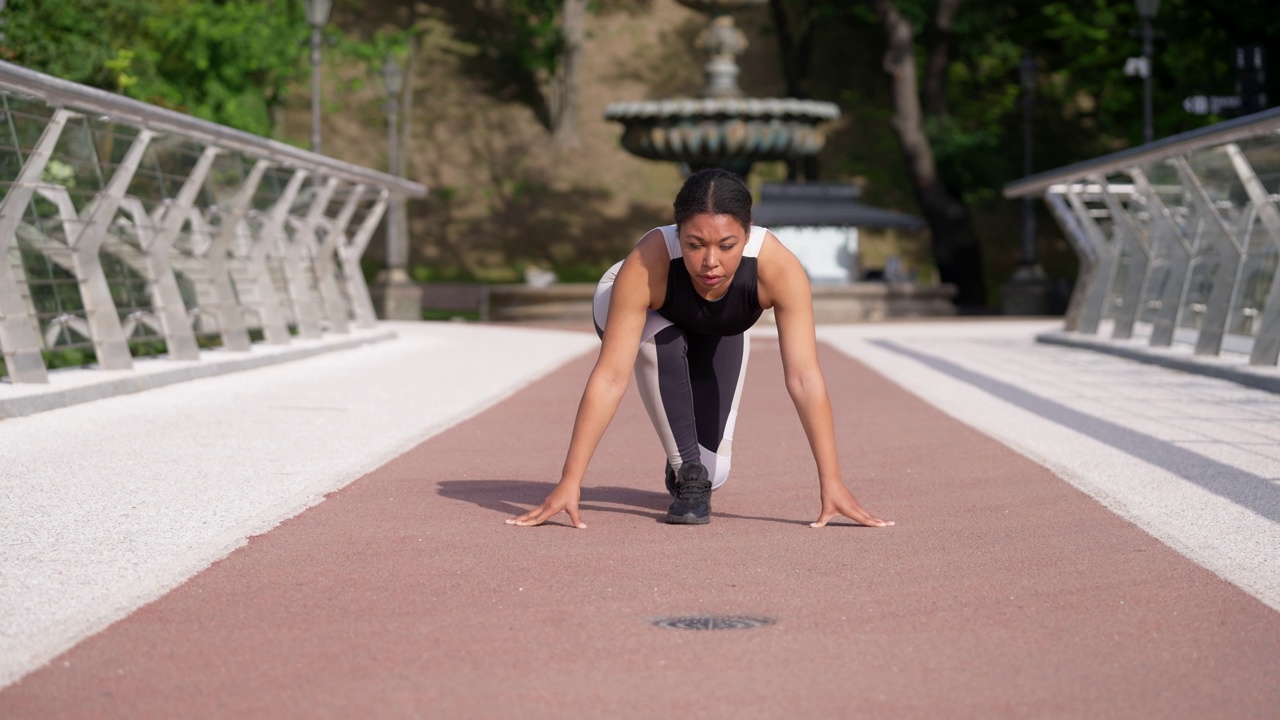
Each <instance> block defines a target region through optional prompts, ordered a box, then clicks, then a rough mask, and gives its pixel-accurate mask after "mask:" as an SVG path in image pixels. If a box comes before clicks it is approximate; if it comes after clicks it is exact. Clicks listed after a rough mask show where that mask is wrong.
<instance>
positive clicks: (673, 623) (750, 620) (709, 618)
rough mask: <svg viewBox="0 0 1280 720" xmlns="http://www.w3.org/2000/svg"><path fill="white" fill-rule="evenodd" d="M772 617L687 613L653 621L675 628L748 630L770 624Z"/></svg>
mask: <svg viewBox="0 0 1280 720" xmlns="http://www.w3.org/2000/svg"><path fill="white" fill-rule="evenodd" d="M773 623H774V620H773V618H763V617H746V616H743V615H688V616H685V617H669V618H659V619H657V620H654V621H653V624H654V625H657V626H658V627H666V628H675V629H676V630H750V629H751V628H758V627H764V626H765V625H772V624H773Z"/></svg>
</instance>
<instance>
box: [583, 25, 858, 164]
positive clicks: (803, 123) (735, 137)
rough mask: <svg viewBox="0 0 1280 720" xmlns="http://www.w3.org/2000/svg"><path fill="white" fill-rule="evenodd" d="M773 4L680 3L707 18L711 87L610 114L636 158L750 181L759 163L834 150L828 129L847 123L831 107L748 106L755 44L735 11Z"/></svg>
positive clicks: (755, 102) (762, 102)
mask: <svg viewBox="0 0 1280 720" xmlns="http://www.w3.org/2000/svg"><path fill="white" fill-rule="evenodd" d="M768 1H769V0H677V2H679V3H680V4H681V5H684V6H685V7H688V8H692V9H694V10H698V11H701V12H703V13H706V14H707V15H708V17H709V19H710V22H709V24H708V25H707V29H706V30H705V31H703V33H702V35H701V37H699V39H698V47H699V48H700V49H702V50H704V51H706V53H707V55H708V56H709V59H708V61H707V64H706V74H707V85H706V87H705V88H704V89H703V91H702V97H699V98H681V99H670V100H644V101H637V102H618V103H613V104H611V105H609V106H608V107H607V108H605V112H604V116H605V118H606V119H608V120H614V121H616V122H619V123H622V125H623V126H624V128H625V129H624V130H623V133H622V146H623V147H624V148H625V149H626V150H627V151H628V152H630V153H631V154H633V155H637V156H639V157H642V158H648V159H650V160H666V161H670V162H677V163H682V164H684V165H686V166H687V167H688V168H689V170H691V171H697V170H701V169H703V168H708V167H720V168H725V169H727V170H732V171H733V172H736V173H738V174H739V175H742V176H743V177H746V175H747V174H748V173H749V172H750V171H751V166H752V164H753V163H756V162H761V161H769V160H800V159H803V158H805V157H809V156H813V155H816V154H817V153H818V151H819V150H821V149H822V146H823V144H824V143H825V142H826V134H825V130H824V127H823V126H824V125H825V124H826V123H828V122H830V121H832V120H835V119H836V118H838V117H840V110H839V109H838V108H837V107H836V106H835V105H834V104H833V103H828V102H818V101H814V100H797V99H795V98H766V99H760V98H744V97H743V96H742V90H741V89H740V88H739V87H738V64H737V60H736V58H737V56H738V55H741V54H742V51H743V50H745V49H746V48H747V39H746V36H745V35H743V33H742V31H741V30H740V29H738V27H737V26H736V25H735V24H734V21H733V16H732V15H731V14H730V11H732V10H735V9H744V8H750V7H756V6H759V5H764V4H765V3H767V2H768Z"/></svg>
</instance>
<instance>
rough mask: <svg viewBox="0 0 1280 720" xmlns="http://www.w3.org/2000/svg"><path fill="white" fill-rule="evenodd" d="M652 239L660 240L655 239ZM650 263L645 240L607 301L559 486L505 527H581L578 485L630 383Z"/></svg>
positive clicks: (649, 244)
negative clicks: (560, 521) (562, 521)
mask: <svg viewBox="0 0 1280 720" xmlns="http://www.w3.org/2000/svg"><path fill="white" fill-rule="evenodd" d="M658 238H659V239H661V234H659V235H658ZM664 247H665V246H664ZM663 252H665V249H664V250H663ZM655 257H656V258H658V260H659V262H662V258H661V257H660V256H658V255H657V253H656V251H655V248H654V243H653V242H652V241H649V236H646V237H645V238H642V239H641V241H640V244H638V245H637V246H636V248H635V249H634V250H632V251H631V253H630V254H629V255H628V256H627V258H626V261H625V262H624V263H623V265H622V268H621V269H620V270H619V271H618V277H617V278H616V279H615V280H614V283H613V295H612V297H611V298H610V301H609V319H608V322H607V323H605V330H604V339H603V342H602V344H601V346H600V355H599V357H597V358H596V364H595V367H593V368H592V369H591V375H590V377H588V378H587V385H586V388H585V389H584V390H583V392H582V400H581V401H580V402H579V403H578V413H577V416H576V417H575V419H574V421H573V433H572V435H571V436H570V439H569V450H568V452H567V453H566V455H565V460H564V468H563V469H562V470H561V472H560V482H559V483H558V484H557V485H556V487H555V489H554V490H552V491H551V494H550V495H548V496H547V499H546V500H544V501H543V502H542V504H541V505H539V506H538V507H536V508H534V509H533V510H530V511H529V512H527V513H525V514H523V515H521V516H519V517H515V518H510V519H508V520H507V523H508V524H510V525H522V526H531V525H541V524H542V523H544V522H546V521H547V520H549V519H550V518H552V517H554V516H556V515H557V514H559V513H561V512H565V513H568V515H569V520H570V522H572V523H573V525H574V527H578V528H585V527H586V524H584V523H583V522H582V519H581V518H580V517H579V515H578V500H579V497H580V496H581V490H582V479H583V476H584V475H586V472H587V465H588V464H589V463H590V462H591V456H592V455H594V454H595V451H596V446H597V445H599V443H600V438H601V437H603V436H604V432H605V430H606V429H607V428H608V427H609V423H610V422H611V421H612V420H613V416H614V414H615V413H616V412H617V411H618V405H619V404H620V403H621V402H622V396H623V394H624V393H625V392H626V390H627V384H628V383H629V382H630V380H631V368H632V366H633V365H635V361H636V353H637V352H638V351H639V349H640V335H641V333H642V332H643V330H644V323H645V317H646V311H647V310H648V309H649V306H650V304H651V300H650V298H651V296H652V291H651V287H652V285H653V283H651V280H653V278H651V277H650V274H651V273H650V268H652V267H654V265H653V263H652V262H651V261H652V259H653V258H655ZM663 282H665V278H664V279H663Z"/></svg>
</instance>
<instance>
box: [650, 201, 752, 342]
mask: <svg viewBox="0 0 1280 720" xmlns="http://www.w3.org/2000/svg"><path fill="white" fill-rule="evenodd" d="M661 229H662V234H663V236H664V238H665V239H666V241H667V253H668V255H669V256H671V264H670V265H669V266H668V268H667V295H666V298H665V299H664V300H663V301H662V307H661V308H659V309H658V314H659V315H661V316H662V317H664V318H666V319H668V320H670V321H671V322H672V323H675V324H676V325H677V326H678V327H680V328H681V329H682V330H684V331H685V332H691V333H696V334H699V335H722V336H723V335H740V334H742V333H744V332H746V331H747V330H748V329H749V328H750V327H751V326H752V325H755V324H756V321H757V320H759V319H760V315H761V314H762V313H763V312H764V310H763V309H762V308H761V307H760V290H759V287H758V285H759V275H758V271H757V265H758V263H759V260H758V255H759V254H760V247H761V246H762V245H763V244H764V234H765V229H764V228H762V227H757V226H755V225H752V226H751V235H750V238H749V239H748V240H747V246H746V247H745V248H743V251H742V262H741V264H739V265H738V270H737V272H735V273H734V275H733V280H732V282H730V283H729V289H728V290H726V291H725V293H724V295H721V296H720V297H719V298H717V299H715V300H707V299H706V298H704V297H702V296H701V295H699V294H698V292H697V291H696V290H694V287H693V280H692V279H691V278H690V277H689V271H688V270H687V269H686V268H685V266H684V258H683V257H682V256H681V253H680V240H679V238H678V237H677V235H676V226H675V225H667V226H666V227H663V228H661Z"/></svg>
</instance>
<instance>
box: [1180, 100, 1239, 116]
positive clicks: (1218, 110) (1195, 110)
mask: <svg viewBox="0 0 1280 720" xmlns="http://www.w3.org/2000/svg"><path fill="white" fill-rule="evenodd" d="M1242 104H1243V102H1242V99H1241V97H1240V96H1239V95H1192V96H1191V97H1189V98H1184V99H1183V101H1182V109H1183V110H1186V111H1187V112H1189V113H1191V114H1192V115H1210V114H1212V115H1221V114H1222V111H1223V110H1237V109H1239V108H1240V106H1241V105H1242Z"/></svg>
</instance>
